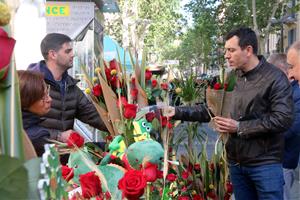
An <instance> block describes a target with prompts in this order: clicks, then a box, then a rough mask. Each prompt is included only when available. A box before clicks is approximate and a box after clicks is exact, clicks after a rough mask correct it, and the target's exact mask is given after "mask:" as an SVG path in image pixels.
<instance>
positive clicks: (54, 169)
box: [38, 144, 68, 199]
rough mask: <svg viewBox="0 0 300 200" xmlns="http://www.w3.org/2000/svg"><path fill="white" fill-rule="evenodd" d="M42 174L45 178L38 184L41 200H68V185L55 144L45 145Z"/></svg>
mask: <svg viewBox="0 0 300 200" xmlns="http://www.w3.org/2000/svg"><path fill="white" fill-rule="evenodd" d="M41 174H42V175H43V178H42V179H40V180H39V183H38V188H39V189H40V195H41V199H68V193H67V192H66V187H67V184H66V182H65V180H64V179H63V178H62V174H61V165H60V161H59V155H58V152H57V151H56V149H55V147H54V144H46V145H45V153H44V154H43V157H42V164H41Z"/></svg>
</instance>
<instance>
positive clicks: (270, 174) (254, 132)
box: [169, 28, 293, 200]
mask: <svg viewBox="0 0 300 200" xmlns="http://www.w3.org/2000/svg"><path fill="white" fill-rule="evenodd" d="M257 48H258V46H257V38H256V34H255V32H254V31H253V30H251V29H250V28H240V29H237V30H234V31H231V32H230V33H229V34H228V35H227V36H226V43H225V50H226V52H225V58H226V59H227V61H228V63H229V65H230V67H233V68H235V72H236V76H237V81H236V85H235V88H234V90H233V99H232V105H231V112H230V115H231V116H230V118H225V117H221V116H216V117H214V118H213V121H214V123H215V126H216V130H217V131H218V132H219V133H220V134H228V136H229V137H228V141H227V143H226V145H225V146H226V152H227V159H228V163H229V170H230V179H231V181H232V183H233V188H234V195H235V198H236V199H237V200H247V199H249V200H255V199H273V200H274V199H278V200H281V199H283V184H284V180H283V170H282V154H283V147H284V135H283V132H284V131H285V130H287V129H288V128H289V127H290V126H291V124H292V121H293V99H292V90H291V86H290V84H289V81H288V79H287V77H286V76H285V74H284V73H283V72H282V71H281V70H279V69H278V68H276V67H275V66H273V65H271V64H269V63H268V62H267V61H266V60H265V59H264V58H263V57H262V56H257ZM172 114H173V113H172V112H171V114H169V115H172ZM174 118H175V119H184V120H193V121H201V122H204V121H209V120H210V117H209V116H208V111H207V109H206V108H205V107H204V106H198V107H196V108H195V109H191V108H188V107H177V108H175V116H174Z"/></svg>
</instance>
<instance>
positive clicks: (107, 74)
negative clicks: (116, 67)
mask: <svg viewBox="0 0 300 200" xmlns="http://www.w3.org/2000/svg"><path fill="white" fill-rule="evenodd" d="M110 71H111V70H110V69H109V68H105V75H106V79H107V80H108V81H110V79H111V74H110Z"/></svg>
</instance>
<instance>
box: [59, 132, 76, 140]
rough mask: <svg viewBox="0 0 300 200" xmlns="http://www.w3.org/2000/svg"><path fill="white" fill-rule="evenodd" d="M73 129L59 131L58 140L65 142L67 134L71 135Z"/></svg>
mask: <svg viewBox="0 0 300 200" xmlns="http://www.w3.org/2000/svg"><path fill="white" fill-rule="evenodd" d="M73 132H74V130H72V129H70V130H67V131H64V132H61V133H60V135H59V137H58V140H59V141H60V142H67V141H68V138H69V136H70V135H71V133H73Z"/></svg>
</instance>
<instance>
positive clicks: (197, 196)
mask: <svg viewBox="0 0 300 200" xmlns="http://www.w3.org/2000/svg"><path fill="white" fill-rule="evenodd" d="M193 200H204V199H203V198H202V197H201V196H200V195H199V194H195V195H194V196H193Z"/></svg>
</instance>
